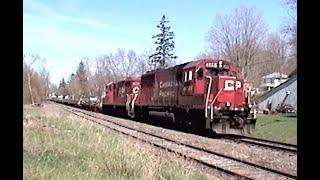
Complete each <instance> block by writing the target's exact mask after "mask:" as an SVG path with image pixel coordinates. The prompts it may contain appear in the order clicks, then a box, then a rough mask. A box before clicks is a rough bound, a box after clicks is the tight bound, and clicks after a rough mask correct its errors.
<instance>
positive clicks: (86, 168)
mask: <svg viewBox="0 0 320 180" xmlns="http://www.w3.org/2000/svg"><path fill="white" fill-rule="evenodd" d="M23 111H24V112H23V114H24V127H23V141H24V142H23V177H24V179H209V178H208V177H207V176H206V175H203V174H200V173H197V172H192V171H191V170H188V169H185V168H183V167H182V166H180V165H179V164H178V163H175V162H172V161H169V160H166V159H164V158H161V157H159V156H156V155H154V154H152V153H148V150H146V149H141V148H140V149H139V148H137V145H136V144H134V143H133V142H132V141H130V140H129V139H128V138H126V137H125V136H123V135H119V134H116V133H112V132H103V130H101V129H98V128H96V127H94V126H90V125H88V123H85V122H82V121H77V120H72V116H70V115H69V114H68V113H66V112H64V111H62V110H61V109H58V108H56V107H54V106H51V108H49V109H48V108H46V107H42V108H35V107H30V106H24V108H23ZM25 119H28V122H26V121H25Z"/></svg>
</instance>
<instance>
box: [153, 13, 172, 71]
mask: <svg viewBox="0 0 320 180" xmlns="http://www.w3.org/2000/svg"><path fill="white" fill-rule="evenodd" d="M168 22H169V20H168V19H166V17H165V15H163V16H162V19H161V21H160V24H158V25H157V28H159V29H160V31H161V32H160V34H157V35H155V36H153V37H152V38H156V39H157V40H156V42H155V44H156V45H157V48H156V52H155V53H154V54H152V55H151V56H149V62H150V64H152V65H154V66H156V67H158V68H165V67H167V66H168V64H169V63H170V62H171V61H172V60H173V59H176V58H177V56H174V53H173V50H174V41H173V38H174V36H175V34H174V33H173V32H172V31H170V28H171V27H170V26H167V23H168Z"/></svg>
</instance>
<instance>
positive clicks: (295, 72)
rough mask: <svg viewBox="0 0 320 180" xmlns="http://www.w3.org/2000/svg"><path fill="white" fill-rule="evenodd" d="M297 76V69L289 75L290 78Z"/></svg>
mask: <svg viewBox="0 0 320 180" xmlns="http://www.w3.org/2000/svg"><path fill="white" fill-rule="evenodd" d="M296 74H297V68H296V69H295V70H293V71H292V72H291V73H290V74H289V77H292V76H293V75H296Z"/></svg>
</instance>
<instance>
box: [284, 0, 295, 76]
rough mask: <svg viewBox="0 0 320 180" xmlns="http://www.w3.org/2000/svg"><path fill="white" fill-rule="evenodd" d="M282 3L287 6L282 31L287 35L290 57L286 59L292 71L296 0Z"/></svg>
mask: <svg viewBox="0 0 320 180" xmlns="http://www.w3.org/2000/svg"><path fill="white" fill-rule="evenodd" d="M284 5H285V6H286V7H288V15H289V18H288V21H287V22H286V24H285V25H283V27H282V31H283V32H284V33H285V34H286V35H287V36H288V45H289V46H290V58H288V59H287V65H288V69H290V71H293V70H294V69H296V67H297V0H284Z"/></svg>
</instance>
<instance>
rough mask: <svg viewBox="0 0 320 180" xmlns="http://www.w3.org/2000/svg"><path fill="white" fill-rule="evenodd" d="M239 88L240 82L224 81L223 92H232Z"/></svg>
mask: <svg viewBox="0 0 320 180" xmlns="http://www.w3.org/2000/svg"><path fill="white" fill-rule="evenodd" d="M240 88H241V82H240V81H234V80H226V81H224V90H225V91H234V90H238V89H240Z"/></svg>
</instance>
